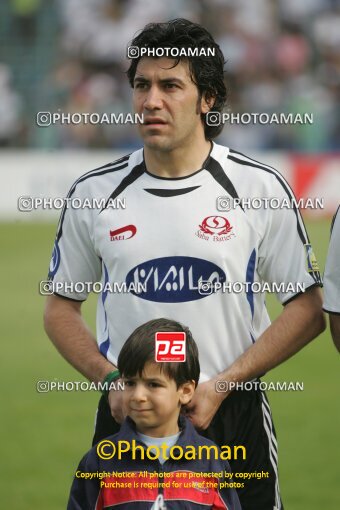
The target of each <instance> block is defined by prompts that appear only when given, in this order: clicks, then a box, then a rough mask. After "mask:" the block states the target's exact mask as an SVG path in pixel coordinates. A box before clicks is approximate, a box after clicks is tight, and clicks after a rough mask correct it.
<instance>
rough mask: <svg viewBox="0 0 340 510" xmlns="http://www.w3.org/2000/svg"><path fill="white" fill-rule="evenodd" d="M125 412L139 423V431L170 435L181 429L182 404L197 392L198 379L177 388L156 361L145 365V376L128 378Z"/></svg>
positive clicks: (162, 435)
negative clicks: (196, 382)
mask: <svg viewBox="0 0 340 510" xmlns="http://www.w3.org/2000/svg"><path fill="white" fill-rule="evenodd" d="M123 381H124V385H125V386H124V391H123V407H124V412H125V413H126V414H127V415H128V416H130V418H132V419H133V421H134V422H135V423H136V426H137V430H138V431H139V432H141V433H142V434H146V435H148V436H151V437H166V436H171V435H174V434H176V433H177V432H178V416H179V412H180V408H181V404H187V403H188V402H189V401H190V400H191V398H192V395H193V393H194V389H195V385H194V382H188V383H185V384H183V385H181V386H180V387H179V388H177V386H176V383H175V381H174V380H173V379H169V377H168V376H167V375H166V374H164V373H163V372H161V370H160V367H159V365H158V364H157V363H156V362H147V363H146V364H145V367H144V370H143V373H142V377H139V375H137V376H135V377H131V378H124V377H123Z"/></svg>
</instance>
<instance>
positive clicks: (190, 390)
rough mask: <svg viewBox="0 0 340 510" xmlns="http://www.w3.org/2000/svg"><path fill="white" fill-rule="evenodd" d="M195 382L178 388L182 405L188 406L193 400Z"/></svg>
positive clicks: (186, 383) (188, 382)
mask: <svg viewBox="0 0 340 510" xmlns="http://www.w3.org/2000/svg"><path fill="white" fill-rule="evenodd" d="M195 386H196V384H195V381H194V380H192V381H187V382H185V383H183V384H181V385H180V386H179V388H178V392H179V401H180V403H181V404H182V405H185V404H188V403H189V402H190V400H191V399H192V397H193V395H194V391H195Z"/></svg>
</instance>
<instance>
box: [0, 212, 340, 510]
mask: <svg viewBox="0 0 340 510" xmlns="http://www.w3.org/2000/svg"><path fill="white" fill-rule="evenodd" d="M329 224H330V222H329V221H327V222H325V221H320V222H317V223H312V224H309V225H308V227H309V232H310V237H311V240H312V243H313V246H314V250H315V252H316V255H317V257H318V260H319V264H320V267H321V269H322V271H323V269H324V263H325V257H326V251H327V246H328V239H329ZM55 228H56V226H55V225H44V224H39V225H38V224H28V223H11V224H1V225H0V229H1V238H2V250H1V267H2V270H3V277H2V280H3V284H2V299H1V311H2V316H3V319H2V370H1V373H0V377H1V387H2V389H3V399H2V418H1V425H2V427H3V428H4V431H3V433H2V445H1V450H2V452H3V455H2V468H3V469H2V476H1V483H2V484H3V489H2V504H1V506H2V508H6V509H9V508H11V509H20V510H36V509H47V510H62V509H64V508H65V507H66V501H67V497H68V492H69V488H70V484H71V481H72V477H73V473H74V469H75V467H76V465H77V463H78V461H79V460H80V458H81V456H82V455H83V453H85V451H86V450H87V449H88V447H89V445H90V441H91V437H92V429H93V422H94V412H95V407H96V403H97V400H98V395H97V394H96V393H94V392H50V393H37V391H36V382H37V381H39V380H49V381H52V380H58V381H67V380H69V381H77V380H82V378H81V377H80V376H79V375H78V374H77V373H76V372H75V370H73V369H72V368H71V367H70V366H69V365H68V364H67V363H66V362H65V361H64V360H63V359H62V358H61V356H60V355H59V354H58V352H57V351H56V350H55V348H54V347H53V346H52V344H51V343H50V341H49V340H48V339H47V337H46V334H45V332H44V330H43V326H42V313H43V307H44V298H43V297H41V296H40V295H39V294H38V282H39V281H40V280H41V279H44V278H45V276H46V273H47V267H48V264H49V258H50V253H51V249H52V244H53V239H54V234H55ZM287 263H290V261H287ZM291 263H292V264H294V261H291ZM269 308H270V312H271V316H272V317H274V316H275V315H277V314H278V313H279V310H280V305H278V304H277V303H276V302H275V300H272V299H271V300H270V302H269ZM94 312H95V296H91V298H90V299H89V301H88V302H87V303H86V304H85V305H84V313H85V317H86V318H87V320H88V323H89V324H90V326H91V327H92V328H93V329H94V324H95V315H94ZM338 373H339V357H338V355H337V352H336V350H335V348H334V346H333V344H332V341H331V337H330V333H329V330H327V331H326V332H325V333H324V334H323V335H321V336H320V337H319V338H318V339H317V340H315V341H314V342H312V344H310V345H309V346H307V347H306V348H305V349H304V350H303V351H301V352H300V353H299V354H298V355H296V356H295V357H294V358H293V359H291V360H289V361H288V362H286V363H284V364H283V365H281V366H280V367H278V368H277V369H275V370H273V371H272V372H271V373H270V374H268V375H267V376H266V380H268V381H270V380H271V381H277V380H279V381H284V380H286V381H303V383H304V391H302V392H301V391H300V392H270V393H269V394H268V396H269V399H270V402H271V405H272V410H273V415H274V420H275V425H276V429H277V434H278V439H279V453H280V480H281V490H282V495H283V499H284V503H285V509H286V510H320V509H322V510H324V509H327V510H337V509H339V508H340V495H339V468H338V466H339V451H338V444H339V423H340V420H339V378H338Z"/></svg>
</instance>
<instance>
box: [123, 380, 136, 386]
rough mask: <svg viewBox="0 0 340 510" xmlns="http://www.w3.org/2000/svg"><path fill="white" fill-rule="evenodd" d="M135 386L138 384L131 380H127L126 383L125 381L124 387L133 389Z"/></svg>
mask: <svg viewBox="0 0 340 510" xmlns="http://www.w3.org/2000/svg"><path fill="white" fill-rule="evenodd" d="M135 384H136V383H135V381H131V380H129V379H127V380H125V381H124V386H129V387H132V386H134V385H135Z"/></svg>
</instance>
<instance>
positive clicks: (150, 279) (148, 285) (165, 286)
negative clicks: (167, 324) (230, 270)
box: [125, 257, 226, 303]
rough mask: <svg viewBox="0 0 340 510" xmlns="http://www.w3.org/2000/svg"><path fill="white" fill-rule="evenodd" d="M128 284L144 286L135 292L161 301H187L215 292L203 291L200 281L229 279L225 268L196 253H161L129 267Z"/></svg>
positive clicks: (146, 297)
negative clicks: (194, 254) (157, 257)
mask: <svg viewBox="0 0 340 510" xmlns="http://www.w3.org/2000/svg"><path fill="white" fill-rule="evenodd" d="M125 281H126V284H127V285H130V284H131V283H133V284H134V285H135V288H136V289H138V288H142V291H141V292H139V293H137V292H134V291H131V293H132V294H134V295H135V296H138V297H140V298H142V299H146V300H148V301H155V302H158V303H184V302H185V301H194V300H196V299H203V298H204V297H207V296H208V295H210V294H212V293H213V292H215V290H212V291H211V292H209V293H200V292H199V286H200V285H201V282H210V284H211V286H212V288H213V286H214V284H215V283H223V282H225V281H226V275H225V273H224V271H223V270H222V269H221V268H220V267H218V266H217V265H216V264H213V263H212V262H209V261H208V260H204V259H197V258H194V257H162V258H159V259H152V260H147V261H146V262H143V263H142V264H139V265H138V266H136V267H134V268H133V269H131V271H129V273H128V274H127V276H126V279H125Z"/></svg>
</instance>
